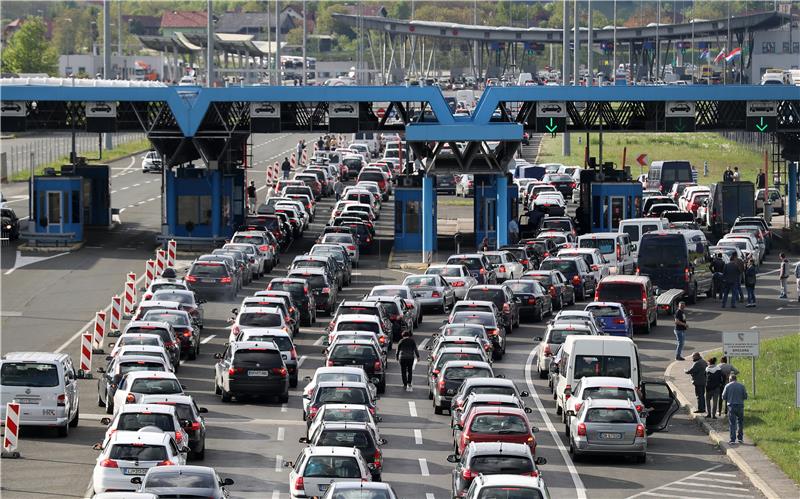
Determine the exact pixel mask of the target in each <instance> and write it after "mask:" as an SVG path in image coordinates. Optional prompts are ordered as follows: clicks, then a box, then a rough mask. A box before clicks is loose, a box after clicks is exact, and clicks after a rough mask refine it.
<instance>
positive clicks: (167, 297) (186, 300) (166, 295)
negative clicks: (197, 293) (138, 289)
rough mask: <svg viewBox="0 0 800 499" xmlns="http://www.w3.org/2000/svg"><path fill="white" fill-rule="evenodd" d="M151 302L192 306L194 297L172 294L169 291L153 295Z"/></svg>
mask: <svg viewBox="0 0 800 499" xmlns="http://www.w3.org/2000/svg"><path fill="white" fill-rule="evenodd" d="M153 300H161V301H176V302H178V303H180V304H181V305H192V304H194V297H192V295H191V294H190V293H174V292H172V291H171V290H163V291H158V292H156V293H155V294H154V295H153Z"/></svg>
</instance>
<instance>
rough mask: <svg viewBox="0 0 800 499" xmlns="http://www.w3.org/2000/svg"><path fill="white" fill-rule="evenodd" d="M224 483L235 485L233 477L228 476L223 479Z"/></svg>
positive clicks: (224, 484)
mask: <svg viewBox="0 0 800 499" xmlns="http://www.w3.org/2000/svg"><path fill="white" fill-rule="evenodd" d="M222 485H223V486H226V485H233V478H226V479H224V480H222Z"/></svg>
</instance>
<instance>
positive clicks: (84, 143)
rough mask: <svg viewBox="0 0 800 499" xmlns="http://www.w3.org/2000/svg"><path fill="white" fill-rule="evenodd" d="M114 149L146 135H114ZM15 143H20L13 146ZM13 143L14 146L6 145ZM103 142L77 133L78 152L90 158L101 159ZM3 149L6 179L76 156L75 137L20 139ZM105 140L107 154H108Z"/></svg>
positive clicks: (52, 136)
mask: <svg viewBox="0 0 800 499" xmlns="http://www.w3.org/2000/svg"><path fill="white" fill-rule="evenodd" d="M110 136H111V144H112V146H111V148H112V149H114V148H116V147H118V146H120V145H121V144H127V143H130V142H135V141H138V140H144V139H145V138H147V136H146V135H145V134H144V133H112V134H110ZM13 142H18V143H17V144H13ZM9 143H11V145H6V144H9ZM99 147H100V139H99V138H98V134H96V133H85V132H84V133H76V134H75V152H76V153H77V154H78V155H79V156H86V157H88V158H97V157H99ZM0 149H2V152H3V153H5V156H6V157H5V168H4V169H3V172H2V174H3V175H2V176H3V178H12V177H14V176H15V175H17V174H18V173H21V172H29V171H30V170H31V169H34V170H35V169H37V168H39V167H41V166H43V165H47V164H50V163H53V162H54V161H58V160H59V159H63V158H68V157H69V155H70V153H71V152H72V134H69V133H67V134H49V135H46V136H42V137H25V136H23V137H20V138H18V139H11V140H4V141H3V142H2V143H0ZM105 150H106V148H105V140H103V151H104V152H105Z"/></svg>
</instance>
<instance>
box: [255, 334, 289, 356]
mask: <svg viewBox="0 0 800 499" xmlns="http://www.w3.org/2000/svg"><path fill="white" fill-rule="evenodd" d="M247 341H271V342H273V343H275V346H277V347H278V350H281V351H283V352H288V351H289V350H291V349H292V348H293V347H294V345H293V344H292V340H290V339H289V338H287V337H286V336H269V335H261V336H248V337H247Z"/></svg>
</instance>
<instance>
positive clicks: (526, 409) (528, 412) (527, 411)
mask: <svg viewBox="0 0 800 499" xmlns="http://www.w3.org/2000/svg"><path fill="white" fill-rule="evenodd" d="M532 412H533V409H531V408H530V407H526V408H525V414H530V413H532Z"/></svg>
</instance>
